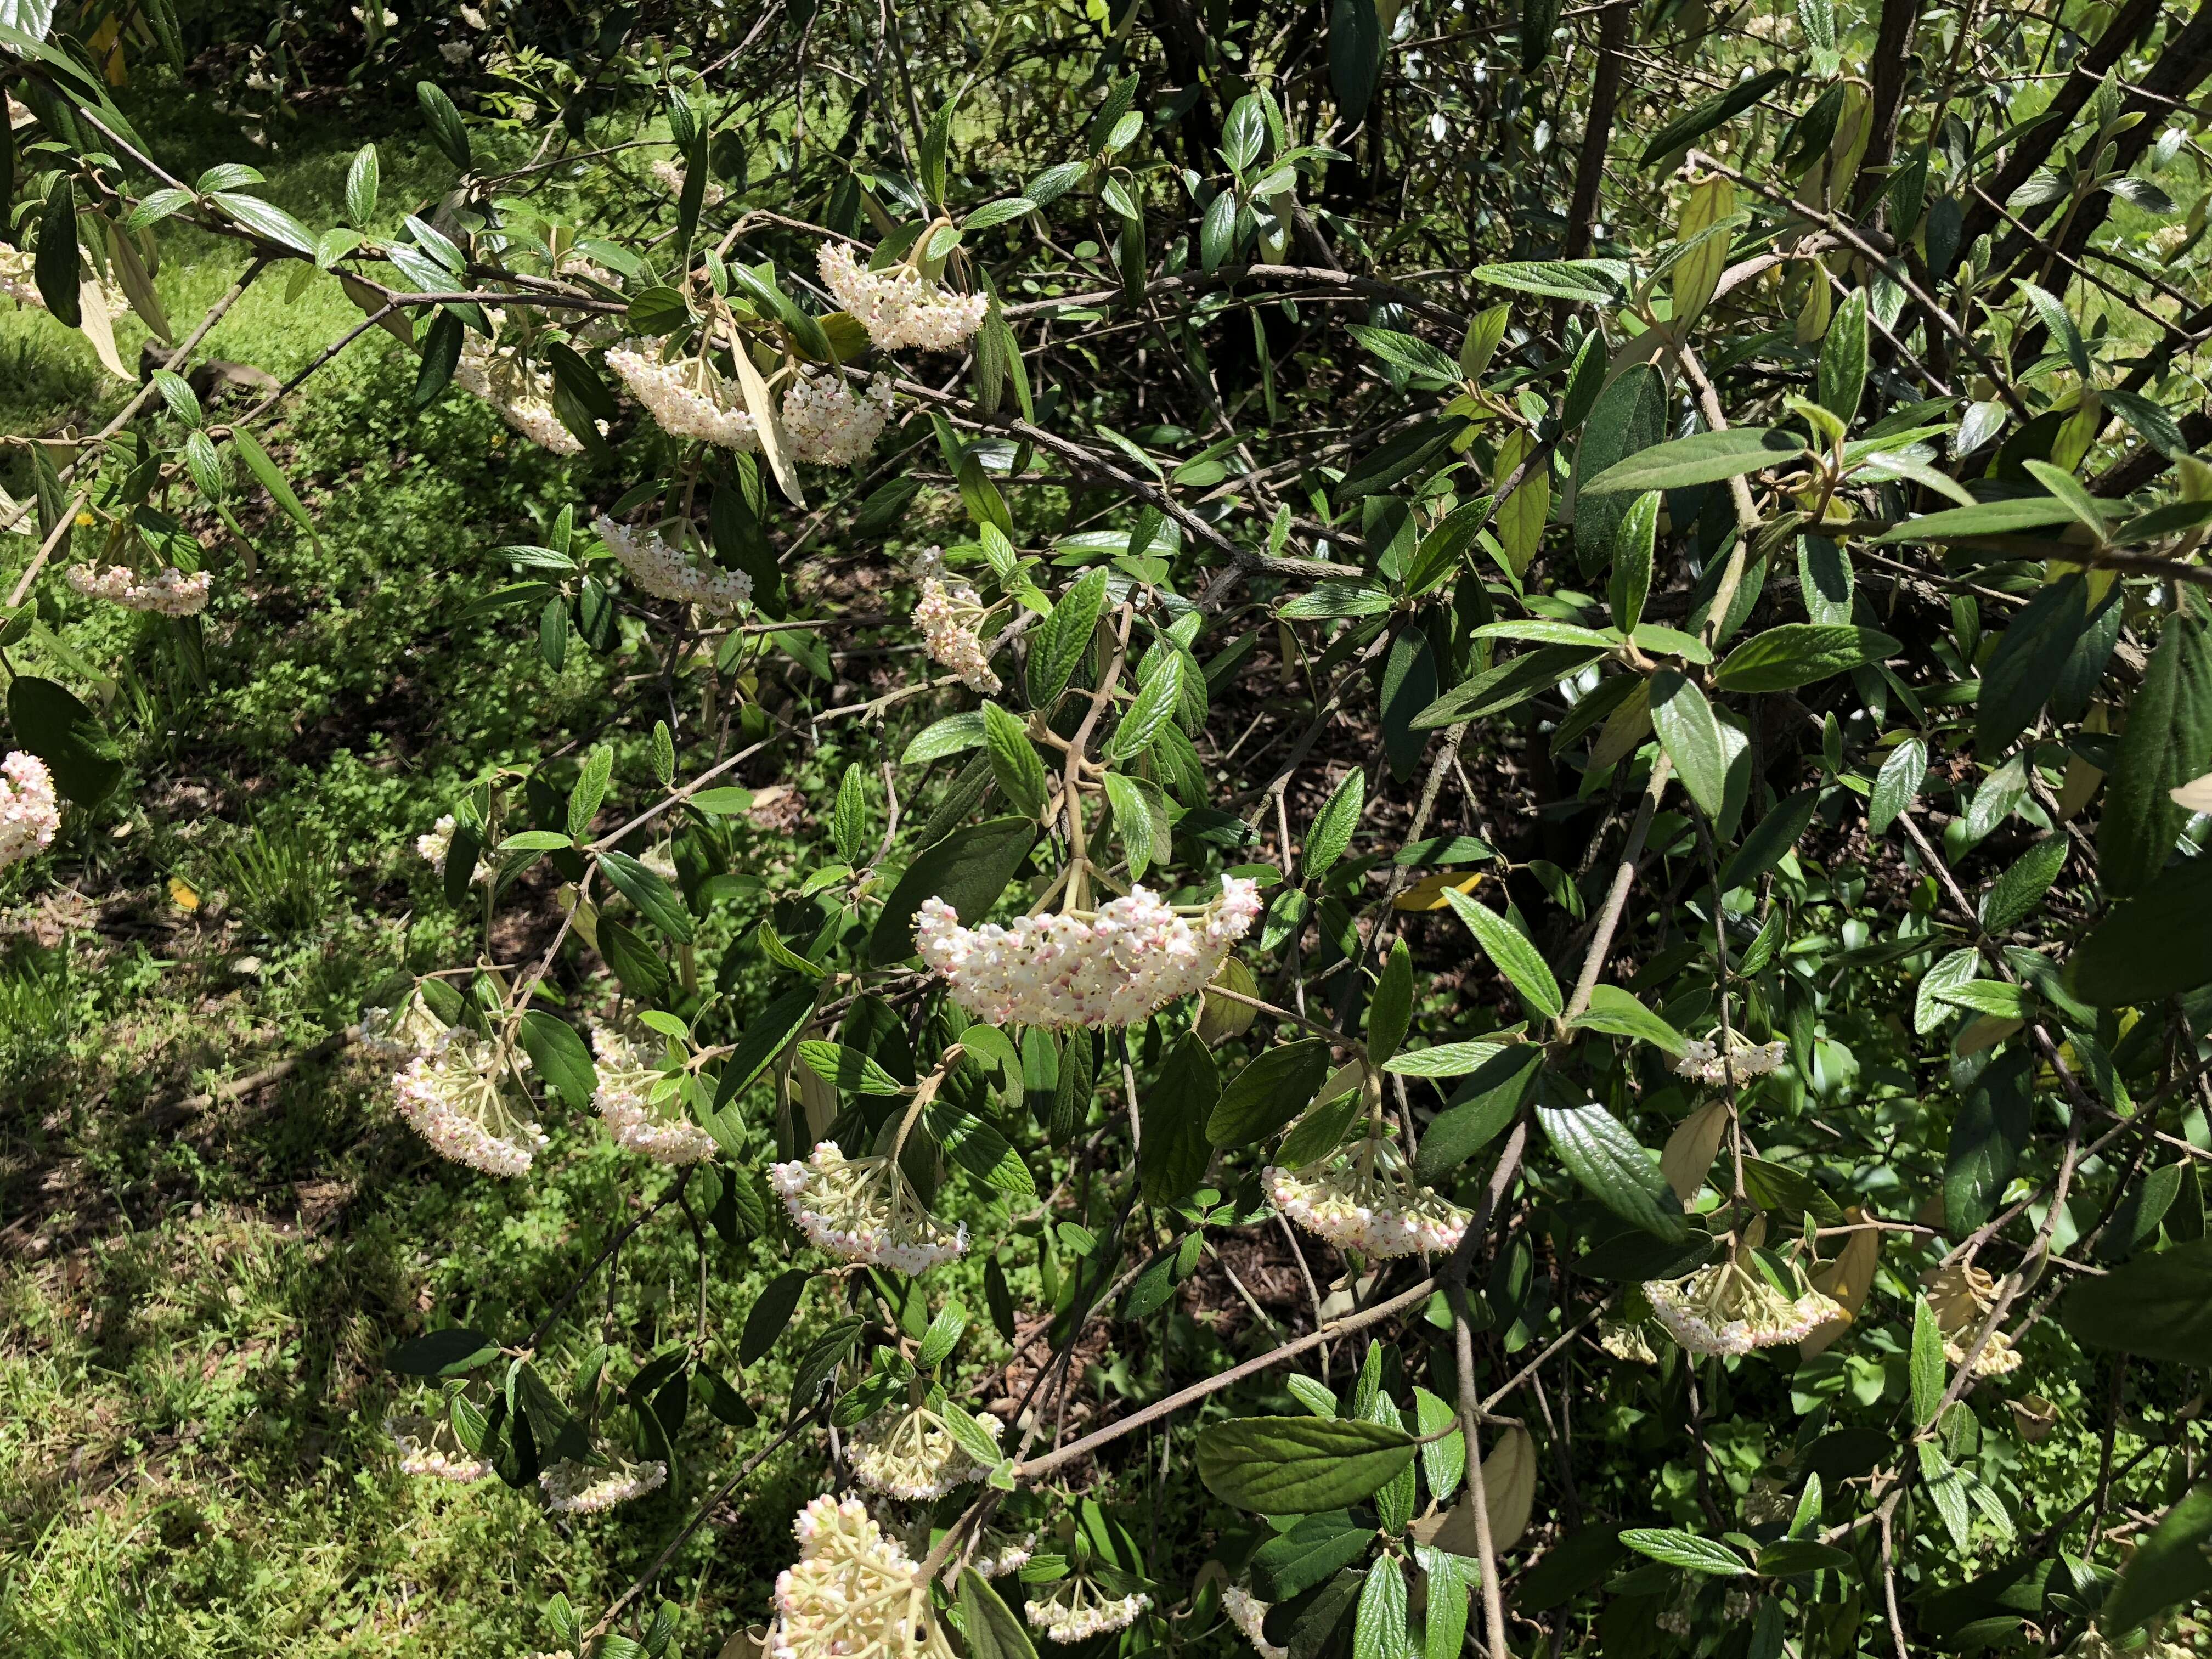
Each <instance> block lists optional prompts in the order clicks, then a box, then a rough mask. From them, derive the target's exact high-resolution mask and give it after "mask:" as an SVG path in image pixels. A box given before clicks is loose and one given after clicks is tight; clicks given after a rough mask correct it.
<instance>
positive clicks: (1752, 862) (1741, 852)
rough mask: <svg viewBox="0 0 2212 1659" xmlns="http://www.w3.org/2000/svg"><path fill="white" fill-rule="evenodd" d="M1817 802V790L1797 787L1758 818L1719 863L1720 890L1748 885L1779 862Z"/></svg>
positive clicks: (1807, 822) (1807, 823)
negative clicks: (1733, 848) (1734, 848)
mask: <svg viewBox="0 0 2212 1659" xmlns="http://www.w3.org/2000/svg"><path fill="white" fill-rule="evenodd" d="M1819 805H1820V791H1819V790H1817V789H1801V790H1799V791H1798V792H1797V793H1796V794H1794V795H1792V796H1790V799H1787V800H1785V801H1783V802H1781V803H1779V804H1778V805H1777V806H1776V807H1775V809H1774V810H1773V811H1771V812H1769V813H1768V814H1767V815H1766V816H1765V817H1763V818H1761V819H1760V820H1759V823H1758V824H1757V825H1756V826H1755V827H1754V828H1753V829H1752V832H1751V833H1750V834H1749V835H1747V836H1745V837H1744V838H1743V844H1742V845H1741V847H1739V848H1736V850H1735V853H1734V854H1732V855H1731V856H1730V857H1729V861H1728V862H1727V863H1726V864H1724V865H1723V866H1721V890H1722V891H1723V892H1726V891H1728V890H1729V889H1730V888H1733V887H1742V886H1746V885H1748V884H1750V883H1752V882H1754V881H1756V880H1758V879H1759V877H1761V876H1763V875H1765V873H1766V872H1768V871H1769V870H1771V869H1772V868H1773V867H1774V866H1776V865H1777V864H1778V863H1779V862H1781V860H1782V855H1783V854H1784V853H1787V852H1788V851H1789V850H1790V848H1793V847H1795V846H1796V844H1797V841H1798V838H1799V837H1800V836H1802V835H1803V834H1804V833H1805V831H1806V829H1808V828H1809V827H1810V826H1811V824H1812V822H1813V813H1814V810H1815V809H1816V808H1817V807H1818V806H1819Z"/></svg>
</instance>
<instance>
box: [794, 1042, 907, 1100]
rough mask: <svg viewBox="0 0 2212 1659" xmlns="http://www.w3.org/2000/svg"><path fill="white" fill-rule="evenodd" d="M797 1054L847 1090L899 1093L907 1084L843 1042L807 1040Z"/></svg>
mask: <svg viewBox="0 0 2212 1659" xmlns="http://www.w3.org/2000/svg"><path fill="white" fill-rule="evenodd" d="M799 1061H800V1063H801V1064H802V1065H804V1066H805V1067H806V1069H807V1070H808V1071H810V1072H811V1073H814V1075H815V1076H817V1077H818V1078H820V1079H822V1080H823V1082H824V1083H826V1084H828V1085H830V1087H832V1088H834V1089H838V1090H842V1091H844V1092H846V1093H848V1094H863V1095H902V1094H905V1093H907V1092H908V1090H907V1086H906V1085H904V1084H903V1083H901V1082H900V1081H899V1080H898V1079H896V1078H895V1077H893V1076H892V1075H891V1074H890V1073H889V1072H886V1071H885V1070H884V1068H883V1067H882V1066H880V1065H878V1063H877V1061H876V1060H875V1059H874V1058H873V1057H872V1056H871V1055H869V1054H864V1053H863V1052H861V1051H860V1049H858V1048H848V1047H847V1046H846V1045H845V1044H843V1043H842V1042H821V1041H819V1040H810V1041H808V1042H801V1043H800V1044H799Z"/></svg>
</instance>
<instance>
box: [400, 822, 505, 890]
mask: <svg viewBox="0 0 2212 1659" xmlns="http://www.w3.org/2000/svg"><path fill="white" fill-rule="evenodd" d="M455 828H456V825H455V823H454V818H453V814H452V813H451V812H448V813H447V814H446V816H445V817H441V818H440V819H439V820H438V821H437V823H434V824H432V825H431V826H430V829H429V831H428V833H427V834H425V835H420V836H416V837H415V855H416V857H417V858H419V859H421V860H422V862H423V863H425V864H427V865H428V866H430V867H431V868H432V869H433V870H435V871H436V872H438V873H439V874H440V875H441V876H442V875H444V874H445V873H446V860H447V859H450V858H451V857H453V831H454V829H455ZM490 879H491V866H489V864H486V863H485V862H484V861H483V860H482V859H478V860H477V864H476V868H475V869H473V870H471V871H470V872H469V884H470V885H471V886H475V885H477V884H479V883H482V882H486V881H489V880H490Z"/></svg>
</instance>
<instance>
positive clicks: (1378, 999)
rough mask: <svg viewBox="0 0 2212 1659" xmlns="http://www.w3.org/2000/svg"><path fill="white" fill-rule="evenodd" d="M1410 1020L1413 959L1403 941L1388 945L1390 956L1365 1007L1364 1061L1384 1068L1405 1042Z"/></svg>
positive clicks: (1411, 1014)
mask: <svg viewBox="0 0 2212 1659" xmlns="http://www.w3.org/2000/svg"><path fill="white" fill-rule="evenodd" d="M1412 1021H1413V953H1412V952H1411V951H1408V950H1407V948H1406V941H1405V940H1404V939H1394V940H1392V941H1391V944H1390V955H1389V958H1388V959H1387V960H1386V961H1385V962H1384V963H1383V971H1382V972H1381V973H1380V974H1379V975H1376V981H1375V994H1374V995H1373V996H1372V997H1371V998H1370V999H1369V1000H1368V1004H1367V1060H1368V1063H1369V1064H1370V1065H1373V1066H1387V1065H1388V1064H1389V1060H1390V1057H1391V1056H1392V1055H1393V1054H1396V1053H1397V1052H1398V1045H1399V1044H1400V1043H1401V1042H1404V1041H1405V1038H1406V1028H1407V1025H1408V1024H1411V1023H1412Z"/></svg>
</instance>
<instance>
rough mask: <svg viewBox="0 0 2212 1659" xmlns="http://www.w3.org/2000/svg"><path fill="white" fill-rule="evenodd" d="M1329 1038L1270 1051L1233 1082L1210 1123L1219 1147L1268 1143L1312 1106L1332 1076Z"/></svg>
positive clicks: (1209, 1129) (1310, 1039)
mask: <svg viewBox="0 0 2212 1659" xmlns="http://www.w3.org/2000/svg"><path fill="white" fill-rule="evenodd" d="M1328 1062H1329V1042H1328V1038H1327V1037H1303V1038H1300V1039H1299V1040H1298V1041H1297V1042H1285V1043H1284V1044H1282V1045H1281V1046H1280V1047H1279V1048H1270V1049H1268V1050H1267V1052H1266V1053H1265V1054H1261V1055H1260V1056H1259V1057H1258V1058H1257V1059H1256V1060H1253V1061H1252V1062H1251V1063H1250V1064H1249V1065H1248V1066H1245V1068H1244V1069H1243V1071H1241V1072H1239V1073H1237V1075H1236V1077H1235V1078H1233V1079H1231V1081H1230V1084H1229V1086H1228V1087H1227V1088H1226V1089H1224V1090H1223V1091H1221V1098H1220V1101H1219V1103H1218V1104H1216V1105H1215V1107H1214V1108H1213V1110H1212V1112H1211V1113H1210V1114H1209V1115H1207V1117H1206V1139H1207V1140H1208V1141H1210V1142H1211V1143H1212V1144H1213V1145H1214V1146H1220V1147H1224V1148H1227V1147H1232V1146H1254V1145H1255V1144H1256V1143H1258V1142H1260V1141H1262V1140H1265V1139H1267V1137H1268V1136H1269V1135H1272V1134H1273V1133H1275V1131H1276V1130H1278V1129H1279V1128H1281V1127H1283V1126H1284V1125H1285V1123H1288V1122H1289V1121H1291V1119H1292V1118H1294V1117H1296V1116H1297V1115H1298V1114H1299V1113H1300V1112H1302V1111H1304V1109H1306V1107H1307V1105H1308V1104H1309V1103H1310V1102H1311V1101H1312V1099H1313V1097H1314V1091H1315V1090H1316V1089H1318V1088H1320V1087H1321V1085H1322V1082H1323V1081H1324V1080H1325V1079H1327V1078H1328Z"/></svg>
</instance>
